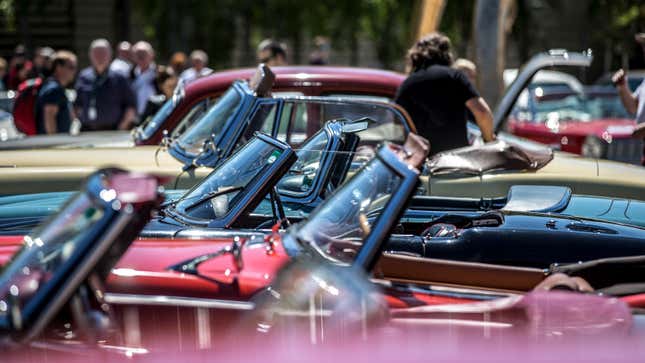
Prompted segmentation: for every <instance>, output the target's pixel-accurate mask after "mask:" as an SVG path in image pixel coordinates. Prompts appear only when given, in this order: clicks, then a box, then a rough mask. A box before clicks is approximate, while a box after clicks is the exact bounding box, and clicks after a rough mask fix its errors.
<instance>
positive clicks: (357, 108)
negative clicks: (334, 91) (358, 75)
mask: <svg viewBox="0 0 645 363" xmlns="http://www.w3.org/2000/svg"><path fill="white" fill-rule="evenodd" d="M370 100H371V99H366V101H370ZM293 113H294V115H293V118H292V123H291V127H290V130H289V131H288V138H287V139H288V140H289V144H290V145H292V146H294V145H295V146H297V145H299V144H301V143H302V142H304V141H305V140H306V139H307V138H309V137H311V136H312V135H314V134H315V133H316V132H318V130H320V129H321V128H322V126H323V125H324V124H325V122H327V121H329V120H335V119H348V120H356V119H359V118H363V117H369V118H370V119H372V120H373V121H374V123H372V124H370V126H369V128H368V129H367V130H365V131H361V132H360V133H359V134H358V136H360V138H361V142H360V145H366V144H368V145H373V146H375V145H376V144H379V143H381V142H383V141H391V142H395V143H403V142H404V141H405V134H406V131H405V127H404V124H405V122H406V121H405V119H404V116H402V115H401V114H399V113H398V112H396V111H395V109H394V108H392V107H389V106H388V105H387V104H383V103H375V102H373V103H370V102H360V101H359V102H349V101H347V102H343V101H331V100H330V101H319V100H315V101H314V100H311V101H295V102H294V103H293Z"/></svg>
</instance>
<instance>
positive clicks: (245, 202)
mask: <svg viewBox="0 0 645 363" xmlns="http://www.w3.org/2000/svg"><path fill="white" fill-rule="evenodd" d="M254 138H257V139H259V140H261V141H262V142H265V143H267V144H269V145H270V146H271V147H274V148H276V149H278V150H281V154H280V156H279V157H278V158H277V159H276V160H275V161H274V162H273V163H272V164H271V166H270V167H268V168H267V169H266V170H265V171H264V172H261V173H259V174H258V175H257V176H256V177H254V178H253V179H252V180H251V181H250V182H249V184H247V186H246V187H245V188H244V189H243V190H241V191H240V192H239V193H240V197H239V198H238V200H237V202H236V203H235V205H233V206H232V207H231V208H229V210H228V212H227V213H226V214H225V215H224V216H222V217H219V218H214V219H210V220H208V219H201V218H196V217H193V216H190V215H188V214H184V213H182V212H180V211H178V210H177V209H176V204H177V202H178V201H180V200H181V199H182V198H184V197H185V196H187V195H189V194H190V193H191V192H192V191H193V190H195V189H197V188H198V187H199V186H201V185H202V184H204V183H206V182H207V181H208V180H209V178H210V177H211V175H213V174H215V173H217V172H218V171H219V169H220V167H221V164H220V165H219V166H218V167H216V168H215V169H214V170H213V171H212V172H211V173H210V174H209V175H208V176H206V177H205V178H204V179H203V180H202V181H200V182H199V183H198V184H196V185H195V186H193V187H192V188H191V189H190V190H188V191H186V193H184V195H182V197H181V198H179V199H177V201H175V202H173V204H171V205H169V206H168V207H167V208H166V209H165V213H166V214H167V215H168V216H169V217H171V218H172V219H174V220H176V221H178V222H180V223H182V224H187V225H190V226H195V227H207V228H230V227H232V226H233V224H235V222H236V221H237V220H238V219H239V218H240V216H242V215H246V214H248V213H250V212H252V211H253V210H254V209H255V208H256V207H257V206H258V205H259V204H260V202H261V201H262V200H264V198H265V196H266V195H267V194H268V193H269V190H270V189H271V188H273V186H275V185H276V184H277V181H278V180H279V179H280V178H282V176H283V175H284V174H285V173H286V172H287V171H288V170H289V168H290V167H291V166H292V165H293V163H294V162H295V161H296V158H297V156H296V153H295V152H294V151H293V149H292V148H291V146H289V145H287V144H286V143H283V142H282V141H279V140H276V139H274V138H272V137H271V136H269V135H266V134H262V133H259V132H256V133H255V136H254ZM251 140H253V139H251ZM249 141H250V140H249ZM242 150H243V149H242V148H240V149H238V151H236V152H235V153H234V154H233V155H231V156H230V157H229V158H227V159H226V160H229V159H231V158H236V157H242V156H241V154H240V152H241V151H242Z"/></svg>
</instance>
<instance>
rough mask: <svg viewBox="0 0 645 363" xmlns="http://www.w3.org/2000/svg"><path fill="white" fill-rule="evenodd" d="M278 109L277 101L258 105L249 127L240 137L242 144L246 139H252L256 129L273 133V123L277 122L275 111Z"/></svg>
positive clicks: (269, 133) (268, 133)
mask: <svg viewBox="0 0 645 363" xmlns="http://www.w3.org/2000/svg"><path fill="white" fill-rule="evenodd" d="M277 109H278V104H277V103H276V102H267V103H261V104H260V105H259V106H257V107H256V109H255V112H254V113H253V116H251V120H250V122H249V127H247V129H246V131H244V135H243V137H242V139H240V144H243V143H246V140H250V139H251V138H252V137H253V134H254V133H255V132H256V131H260V132H262V133H265V134H267V135H271V134H272V132H273V125H274V124H275V113H276V111H277Z"/></svg>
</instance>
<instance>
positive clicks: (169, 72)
mask: <svg viewBox="0 0 645 363" xmlns="http://www.w3.org/2000/svg"><path fill="white" fill-rule="evenodd" d="M178 80H179V78H178V77H177V73H176V72H175V71H174V70H173V69H172V67H168V66H157V77H156V78H155V90H156V93H155V94H154V95H152V96H150V98H149V99H148V102H147V103H146V108H145V109H144V111H143V113H142V114H141V117H140V121H142V122H143V121H146V120H147V119H148V118H149V117H152V116H154V115H155V114H156V113H157V111H159V109H160V108H161V106H163V104H164V102H166V100H169V99H170V98H171V97H172V93H173V91H174V90H175V87H177V82H178Z"/></svg>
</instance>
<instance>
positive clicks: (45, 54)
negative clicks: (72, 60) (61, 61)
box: [29, 47, 55, 79]
mask: <svg viewBox="0 0 645 363" xmlns="http://www.w3.org/2000/svg"><path fill="white" fill-rule="evenodd" d="M54 56H55V52H54V50H53V49H52V48H50V47H40V48H37V49H36V55H35V56H34V61H33V63H34V66H33V68H32V70H31V74H30V75H29V78H36V77H39V78H42V79H46V78H47V77H49V76H50V75H51V74H52V61H53V58H54Z"/></svg>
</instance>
